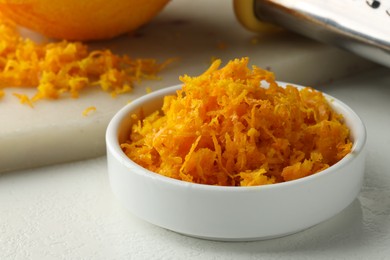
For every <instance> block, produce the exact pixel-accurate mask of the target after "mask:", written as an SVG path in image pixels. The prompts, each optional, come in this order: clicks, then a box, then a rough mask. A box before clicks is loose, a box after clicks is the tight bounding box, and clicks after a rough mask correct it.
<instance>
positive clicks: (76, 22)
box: [0, 0, 169, 40]
mask: <svg viewBox="0 0 390 260" xmlns="http://www.w3.org/2000/svg"><path fill="white" fill-rule="evenodd" d="M168 1H169V0H148V1H139V0H56V1H53V0H0V12H1V13H2V14H3V16H5V17H6V18H8V19H10V20H12V21H14V22H15V23H16V24H18V25H20V26H23V27H26V28H29V29H31V30H33V31H36V32H39V33H41V34H43V35H46V36H48V37H52V38H57V39H66V40H99V39H109V38H113V37H115V36H118V35H121V34H123V33H126V32H130V31H134V30H136V29H137V28H139V27H140V26H142V25H143V24H145V23H147V22H148V21H150V20H151V19H152V18H153V17H154V16H155V15H157V14H158V13H159V12H160V11H161V10H162V8H163V7H164V6H165V5H166V4H167V3H168Z"/></svg>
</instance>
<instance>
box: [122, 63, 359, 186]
mask: <svg viewBox="0 0 390 260" xmlns="http://www.w3.org/2000/svg"><path fill="white" fill-rule="evenodd" d="M220 64H221V61H220V60H216V61H215V62H214V63H213V64H212V65H211V67H210V68H209V69H208V70H207V71H206V72H205V73H204V74H202V75H201V76H199V77H189V76H187V75H185V76H182V77H181V78H180V79H181V81H182V82H183V83H184V84H183V88H182V89H181V90H179V91H177V96H174V95H173V96H167V97H165V99H164V104H163V107H162V114H161V113H159V112H155V113H153V114H152V115H150V116H148V117H146V118H145V119H143V120H142V121H138V123H137V124H135V125H133V128H132V131H131V133H130V134H129V135H130V139H129V140H128V142H126V143H123V144H122V148H123V150H124V152H125V153H126V154H127V156H128V157H129V158H131V159H132V160H133V161H135V162H136V163H138V164H140V165H141V166H143V167H145V168H147V169H149V170H151V171H154V172H157V173H160V174H162V175H165V176H168V177H172V178H176V179H179V180H184V181H189V182H194V183H201V184H210V185H224V186H253V185H264V184H272V183H279V182H285V181H290V180H294V179H298V178H302V177H305V176H308V175H311V174H313V173H316V172H318V171H321V170H323V169H326V168H328V167H329V166H331V165H333V164H334V163H336V162H337V161H339V160H340V159H341V158H343V157H344V156H345V155H346V154H347V153H349V152H350V151H351V147H352V142H351V140H350V139H349V129H348V128H347V127H346V126H345V124H344V123H343V118H342V116H341V115H339V114H337V113H336V112H334V111H333V110H332V108H331V107H330V105H329V103H328V102H327V100H326V99H325V97H324V96H323V95H322V93H321V92H318V91H316V90H314V89H312V88H304V89H302V90H299V89H298V88H296V87H293V86H287V87H286V88H283V87H280V86H278V84H277V83H276V82H275V78H274V75H273V74H272V73H271V72H269V71H266V70H263V69H260V68H258V67H255V66H254V67H253V68H252V69H249V68H248V59H247V58H243V59H240V60H239V59H236V60H233V61H230V62H229V63H228V64H227V65H226V66H225V67H223V68H221V69H219V67H220ZM259 83H260V85H259ZM266 85H268V88H267V87H265V86H266Z"/></svg>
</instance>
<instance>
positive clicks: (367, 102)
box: [0, 69, 390, 259]
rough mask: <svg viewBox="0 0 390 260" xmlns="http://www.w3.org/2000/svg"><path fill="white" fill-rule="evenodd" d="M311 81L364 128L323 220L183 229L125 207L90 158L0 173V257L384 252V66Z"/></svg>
mask: <svg viewBox="0 0 390 260" xmlns="http://www.w3.org/2000/svg"><path fill="white" fill-rule="evenodd" d="M320 89H321V90H323V91H325V92H327V93H329V94H331V95H333V96H335V97H336V98H339V99H341V100H343V101H344V102H346V103H347V104H349V105H350V106H351V107H352V108H353V109H355V111H356V112H357V113H358V114H359V115H360V116H361V117H362V119H363V120H364V122H365V124H366V126H367V130H368V152H369V155H368V158H367V167H366V177H365V182H364V186H363V189H362V191H361V193H360V195H359V196H358V198H357V199H356V200H355V201H354V202H353V203H352V204H351V205H350V206H349V207H347V208H346V209H345V210H344V211H342V212H341V213H340V214H338V215H337V216H335V217H333V218H332V219H330V220H328V221H326V222H324V223H321V224H319V225H317V226H315V227H312V228H310V229H307V230H305V231H303V232H300V233H296V234H293V235H290V236H286V237H282V238H278V239H272V240H265V241H256V242H234V243H227V242H216V241H206V240H200V239H196V238H191V237H186V236H183V235H180V234H176V233H174V232H171V231H168V230H165V229H162V228H159V227H156V226H153V225H150V224H148V223H146V222H144V221H142V220H140V219H137V218H136V217H134V216H132V215H131V214H130V213H128V212H127V211H126V210H125V209H124V208H123V207H122V206H121V205H120V203H119V202H117V201H116V199H115V198H114V197H113V195H112V193H111V191H110V187H109V182H108V175H107V169H106V158H105V157H99V158H96V159H91V160H86V161H80V162H74V163H68V164H62V165H54V166H48V167H44V168H37V169H30V170H24V171H17V172H8V173H2V174H0V259H260V258H261V259H264V258H265V259H389V256H390V170H389V167H388V165H389V160H390V135H389V132H390V115H389V111H390V70H389V69H376V70H373V71H369V72H367V73H365V74H363V75H359V76H356V77H353V78H348V79H344V80H341V81H337V82H333V83H332V84H328V85H326V86H322V87H321V88H320ZM287 221H288V220H287ZM270 225H272V223H270Z"/></svg>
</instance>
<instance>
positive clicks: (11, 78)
mask: <svg viewBox="0 0 390 260" xmlns="http://www.w3.org/2000/svg"><path fill="white" fill-rule="evenodd" d="M170 62H171V60H168V61H166V62H163V63H158V62H157V61H156V60H154V59H131V58H130V57H128V56H126V55H124V56H118V55H115V54H113V53H112V52H111V51H110V50H108V49H106V50H96V51H89V50H88V47H87V45H85V44H83V43H81V42H67V41H61V42H53V43H42V44H38V43H36V42H33V41H32V40H30V39H25V38H23V37H21V35H20V34H19V31H18V28H17V27H16V26H15V25H14V24H13V23H12V22H9V21H6V20H5V19H4V18H2V17H1V13H0V98H1V97H2V96H3V95H4V91H3V90H2V89H3V88H6V87H27V88H36V90H37V91H36V94H35V95H34V96H32V97H28V96H26V95H25V94H20V93H15V94H14V95H15V96H16V97H18V98H19V100H20V102H21V103H25V104H28V105H30V106H32V104H33V103H34V102H35V101H37V100H40V99H57V98H59V97H60V96H62V95H64V94H68V95H69V96H71V97H73V98H77V97H78V95H79V92H80V91H81V90H82V89H84V88H87V87H93V86H101V88H102V89H103V90H104V91H107V92H109V93H111V95H112V96H115V95H117V94H121V93H126V92H129V91H131V90H132V87H133V84H134V82H138V81H140V80H142V79H156V78H157V76H156V74H157V73H158V72H159V71H161V70H162V69H163V68H164V67H165V66H166V65H167V64H168V63H170Z"/></svg>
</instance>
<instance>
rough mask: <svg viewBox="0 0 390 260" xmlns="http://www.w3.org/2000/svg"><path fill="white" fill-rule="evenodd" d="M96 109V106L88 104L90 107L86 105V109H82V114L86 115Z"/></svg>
mask: <svg viewBox="0 0 390 260" xmlns="http://www.w3.org/2000/svg"><path fill="white" fill-rule="evenodd" d="M94 111H96V107H95V106H90V107H87V108H86V109H84V111H83V113H82V114H83V116H88V115H89V114H90V113H92V112H94Z"/></svg>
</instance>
